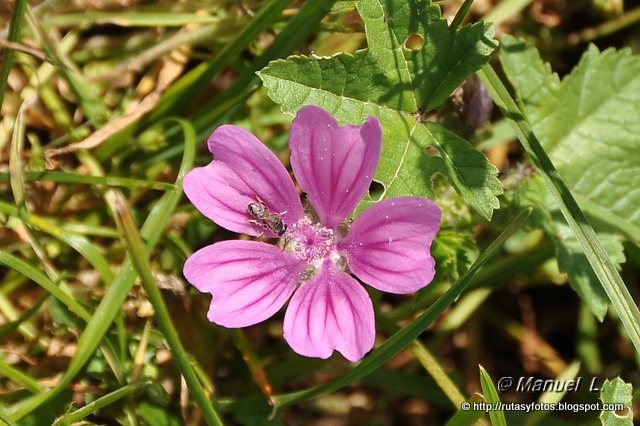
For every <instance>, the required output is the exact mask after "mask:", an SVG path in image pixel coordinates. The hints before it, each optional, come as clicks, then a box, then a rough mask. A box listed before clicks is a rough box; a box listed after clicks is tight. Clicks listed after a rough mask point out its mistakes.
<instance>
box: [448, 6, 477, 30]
mask: <svg viewBox="0 0 640 426" xmlns="http://www.w3.org/2000/svg"><path fill="white" fill-rule="evenodd" d="M472 4H473V0H464V3H462V6H460V9H458V12H457V13H456V16H455V17H454V18H453V21H451V24H450V25H449V31H450V32H451V33H452V34H453V33H454V32H456V30H457V29H458V27H459V26H460V24H462V21H463V20H464V18H465V16H467V13H469V9H471V5H472Z"/></svg>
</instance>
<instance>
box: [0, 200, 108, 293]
mask: <svg viewBox="0 0 640 426" xmlns="http://www.w3.org/2000/svg"><path fill="white" fill-rule="evenodd" d="M0 213H4V214H7V215H9V216H15V217H17V218H19V219H20V220H22V221H23V222H25V223H26V224H28V225H31V226H33V227H34V228H35V229H37V230H39V231H42V232H45V233H47V234H49V235H51V236H52V237H54V238H56V239H58V240H60V241H62V242H63V243H65V244H67V245H69V246H70V247H72V248H73V249H74V250H76V251H77V252H78V253H80V254H81V255H82V256H83V257H84V258H85V259H87V261H88V262H89V263H90V264H91V266H93V267H94V268H95V269H96V271H98V273H99V274H100V276H101V277H102V279H103V281H104V282H105V283H110V282H111V281H113V273H112V272H111V266H110V265H109V262H107V259H106V258H105V257H104V256H103V255H102V253H101V252H100V250H98V248H97V247H96V246H95V245H93V244H92V243H91V241H89V240H88V239H86V238H85V237H83V236H81V235H77V234H74V233H72V232H68V231H65V230H64V229H62V228H59V227H57V226H55V225H54V224H52V223H51V222H50V221H49V220H46V219H44V218H42V217H39V216H36V215H32V214H29V213H28V212H27V211H26V210H24V209H20V208H18V207H16V206H14V205H13V204H9V203H5V202H4V201H0Z"/></svg>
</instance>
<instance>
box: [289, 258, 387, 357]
mask: <svg viewBox="0 0 640 426" xmlns="http://www.w3.org/2000/svg"><path fill="white" fill-rule="evenodd" d="M284 338H285V339H286V340H287V343H289V346H291V348H292V349H293V350H294V351H295V352H297V353H299V354H300V355H304V356H309V357H317V358H323V359H326V358H328V357H329V356H331V354H332V353H333V351H334V350H337V351H338V352H340V353H341V354H342V355H343V356H344V357H345V358H346V359H348V360H349V361H357V360H359V359H361V358H362V357H363V356H364V355H365V354H366V353H367V352H368V351H369V350H371V348H372V347H373V342H374V338H375V324H374V315H373V305H372V303H371V299H370V298H369V295H368V294H367V292H366V290H365V289H364V288H363V287H362V286H361V285H360V284H359V283H358V282H357V281H356V280H354V279H353V278H351V277H350V276H349V275H348V274H346V273H344V272H342V271H340V270H338V269H336V268H335V266H334V265H333V263H332V262H331V261H325V263H324V264H323V265H322V267H321V268H320V270H319V272H318V274H317V275H316V276H315V277H313V278H311V279H309V280H308V281H305V282H304V283H303V284H302V285H301V286H300V288H299V289H298V290H297V291H296V292H295V294H294V295H293V297H292V298H291V302H290V303H289V306H288V307H287V312H286V314H285V317H284Z"/></svg>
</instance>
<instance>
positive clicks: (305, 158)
mask: <svg viewBox="0 0 640 426" xmlns="http://www.w3.org/2000/svg"><path fill="white" fill-rule="evenodd" d="M381 144H382V130H381V128H380V123H379V122H378V119H377V118H376V117H373V116H371V117H369V118H368V119H367V121H366V122H365V123H364V124H363V125H361V126H344V127H340V126H338V123H337V122H336V120H335V119H334V118H333V117H332V116H331V114H329V113H328V112H326V111H325V110H323V109H322V108H318V107H315V106H307V107H304V108H302V109H300V111H298V115H297V116H296V118H295V119H294V120H293V123H292V124H291V135H290V137H289V147H290V148H291V167H292V169H293V174H294V175H295V176H296V179H297V181H298V184H299V185H300V187H301V188H302V189H303V190H304V192H306V193H307V197H308V199H309V202H310V203H311V205H313V207H314V208H315V210H316V212H317V213H318V215H319V216H320V222H321V223H322V224H323V225H324V226H327V227H329V228H335V227H336V226H337V225H339V224H340V222H342V221H343V220H344V219H345V218H346V217H347V216H348V215H349V214H350V213H351V212H352V211H353V209H354V208H355V207H356V205H357V204H358V203H359V202H360V200H361V199H362V197H363V196H364V194H365V193H366V192H367V190H368V189H369V185H371V180H372V179H373V173H374V171H375V169H376V165H377V164H378V159H379V158H380V148H381Z"/></svg>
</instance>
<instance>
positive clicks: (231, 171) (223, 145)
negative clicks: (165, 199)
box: [183, 125, 304, 237]
mask: <svg viewBox="0 0 640 426" xmlns="http://www.w3.org/2000/svg"><path fill="white" fill-rule="evenodd" d="M207 144H208V146H209V150H210V151H211V153H212V154H213V155H214V160H213V161H212V162H211V163H209V164H208V165H207V166H205V167H199V168H196V169H194V170H192V171H191V172H189V173H188V174H187V175H186V176H185V178H184V182H183V187H184V191H185V194H186V195H187V197H188V198H189V200H190V201H191V202H192V203H193V204H194V205H195V206H196V208H197V209H198V210H200V212H202V214H204V215H205V216H206V217H208V218H209V219H211V220H213V221H214V222H215V223H217V224H218V225H220V226H222V227H224V228H226V229H229V230H230V231H233V232H241V233H246V234H249V235H259V234H261V233H265V234H266V235H267V236H270V237H273V236H275V235H274V234H273V233H272V232H270V231H264V230H263V229H262V228H260V227H259V226H257V225H255V224H252V223H251V222H249V221H250V220H251V219H252V217H251V216H250V215H249V214H248V213H247V206H248V204H249V203H255V202H256V200H257V199H258V198H259V199H260V200H262V201H263V202H264V203H265V205H266V206H267V207H268V208H269V210H270V211H271V212H272V213H278V214H281V215H282V219H283V221H284V222H285V223H286V224H289V225H292V224H294V223H295V222H297V221H298V219H300V218H301V217H302V215H303V213H304V212H303V209H302V203H301V202H300V196H299V195H298V192H297V191H296V188H295V186H294V184H293V181H292V180H291V177H290V176H289V174H288V173H287V169H285V167H284V166H283V165H282V163H281V162H280V160H278V157H276V156H275V154H273V152H271V151H270V150H269V149H268V148H267V147H266V146H264V144H263V143H262V142H260V141H259V140H258V139H257V138H256V137H255V136H253V135H252V134H251V133H249V132H247V131H246V130H243V129H241V128H239V127H236V126H229V125H226V126H220V127H218V128H217V129H216V130H215V131H214V132H213V133H212V134H211V136H209V139H208V141H207Z"/></svg>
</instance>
